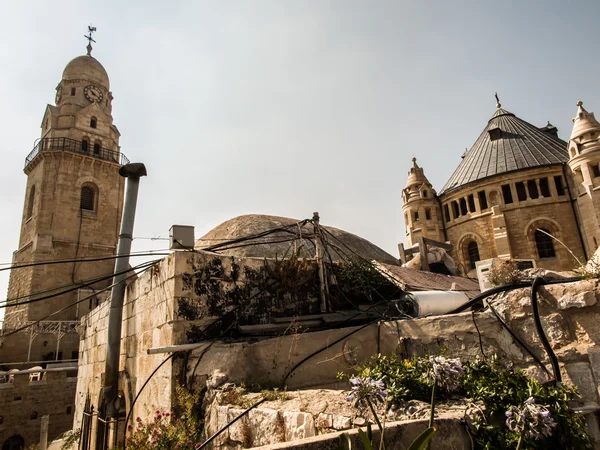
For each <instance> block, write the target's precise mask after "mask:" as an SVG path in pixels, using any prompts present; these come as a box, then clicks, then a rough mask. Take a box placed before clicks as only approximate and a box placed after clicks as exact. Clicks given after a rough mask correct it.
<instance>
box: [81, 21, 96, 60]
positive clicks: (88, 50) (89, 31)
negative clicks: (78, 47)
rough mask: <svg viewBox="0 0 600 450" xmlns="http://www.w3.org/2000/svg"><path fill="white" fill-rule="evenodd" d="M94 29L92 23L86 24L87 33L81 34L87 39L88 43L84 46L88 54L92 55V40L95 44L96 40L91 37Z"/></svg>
mask: <svg viewBox="0 0 600 450" xmlns="http://www.w3.org/2000/svg"><path fill="white" fill-rule="evenodd" d="M95 31H96V27H93V26H92V24H89V25H88V34H87V35H85V34H84V35H83V37H84V38H86V39H87V40H88V45H87V47H86V49H87V54H88V56H92V42H93V43H94V44H95V43H96V41H95V40H94V38H92V33H93V32H95Z"/></svg>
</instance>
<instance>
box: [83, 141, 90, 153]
mask: <svg viewBox="0 0 600 450" xmlns="http://www.w3.org/2000/svg"><path fill="white" fill-rule="evenodd" d="M89 148H90V142H89V141H88V140H87V139H83V140H82V141H81V153H87V152H88V149H89Z"/></svg>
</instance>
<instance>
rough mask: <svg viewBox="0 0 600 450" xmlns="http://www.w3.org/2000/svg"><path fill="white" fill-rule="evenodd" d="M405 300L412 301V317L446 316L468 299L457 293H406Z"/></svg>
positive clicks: (463, 294)
mask: <svg viewBox="0 0 600 450" xmlns="http://www.w3.org/2000/svg"><path fill="white" fill-rule="evenodd" d="M405 299H406V300H409V301H412V303H413V306H414V317H424V316H429V315H432V316H438V315H441V314H448V313H449V312H450V311H452V310H454V309H456V308H458V307H459V306H461V305H464V304H465V303H467V302H468V301H469V297H467V296H466V294H465V293H464V292H459V291H416V292H407V293H406V297H405ZM411 315H412V314H411Z"/></svg>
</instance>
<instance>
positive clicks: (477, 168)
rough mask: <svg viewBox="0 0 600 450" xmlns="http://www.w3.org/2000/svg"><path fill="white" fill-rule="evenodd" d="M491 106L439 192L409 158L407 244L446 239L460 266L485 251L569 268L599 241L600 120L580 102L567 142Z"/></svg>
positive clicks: (467, 266)
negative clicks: (482, 127)
mask: <svg viewBox="0 0 600 450" xmlns="http://www.w3.org/2000/svg"><path fill="white" fill-rule="evenodd" d="M496 107H497V109H496V111H495V113H494V114H493V115H492V117H491V118H490V120H489V121H488V122H487V125H486V127H485V128H484V130H483V132H482V133H481V135H480V136H479V137H478V138H477V140H476V141H475V143H474V144H473V146H472V147H471V148H470V149H469V150H467V151H466V152H465V153H464V154H463V155H462V160H461V162H460V164H459V165H458V167H457V168H456V170H455V171H454V173H453V174H452V176H451V177H450V179H449V180H448V181H447V182H446V184H445V185H444V186H443V187H442V189H441V190H440V191H439V193H437V192H436V191H435V189H434V188H433V186H432V184H431V183H430V182H429V180H428V179H427V177H426V176H425V173H424V171H423V168H421V167H419V166H418V165H417V162H416V159H415V158H413V166H412V168H411V169H410V171H409V173H408V180H407V183H406V187H405V188H404V190H403V192H402V202H403V205H402V207H403V212H404V221H405V225H406V241H407V244H408V246H414V245H416V244H417V242H418V240H419V238H420V237H424V238H429V239H433V240H436V241H442V242H448V241H449V242H450V243H451V245H452V252H451V253H452V254H451V256H452V257H453V258H454V260H455V262H456V264H457V267H458V269H459V270H460V271H461V272H462V273H464V274H466V273H470V274H474V269H475V263H476V262H477V261H480V260H485V259H488V258H514V259H533V260H535V262H536V265H537V266H538V267H542V268H547V269H552V270H570V269H573V268H574V267H577V266H578V265H579V263H578V261H577V260H576V258H578V259H579V261H581V262H585V261H586V260H587V258H588V256H591V255H592V254H593V253H594V251H595V250H596V248H597V247H598V240H599V239H600V217H599V215H600V168H599V163H600V123H598V121H597V120H596V119H595V118H594V114H593V113H589V112H587V111H586V110H585V108H584V107H583V103H582V102H578V103H577V115H576V117H575V118H574V119H573V130H572V132H571V136H570V138H569V141H568V142H565V141H563V140H561V139H560V138H559V137H558V133H557V129H556V127H554V126H553V125H551V124H550V123H548V125H546V126H545V127H541V128H538V127H536V126H534V125H532V124H530V123H528V122H526V121H524V120H522V119H520V118H519V117H517V116H516V115H515V114H513V113H511V112H509V111H507V110H505V109H503V108H502V107H501V105H500V104H499V103H498V104H497V105H496ZM550 235H552V236H553V237H554V238H556V239H553V237H551V236H550ZM558 241H560V242H562V243H563V244H564V246H563V245H561V244H560V243H559V242H558ZM565 246H566V247H568V249H567V248H565ZM569 250H570V251H569ZM571 252H572V253H573V255H575V257H576V258H575V257H574V256H573V255H571Z"/></svg>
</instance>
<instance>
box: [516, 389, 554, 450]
mask: <svg viewBox="0 0 600 450" xmlns="http://www.w3.org/2000/svg"><path fill="white" fill-rule="evenodd" d="M506 426H507V427H508V429H509V430H511V431H514V432H515V433H518V434H522V433H523V432H525V436H527V437H529V438H530V439H535V440H538V439H543V438H545V437H550V436H551V435H552V429H553V428H554V427H556V422H555V421H554V419H553V418H552V417H551V415H550V411H548V409H547V408H546V407H545V406H543V405H538V404H537V403H535V400H534V399H533V397H529V398H528V399H527V400H525V401H524V402H523V406H522V407H520V408H519V407H518V406H511V407H510V409H509V410H508V411H506Z"/></svg>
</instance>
